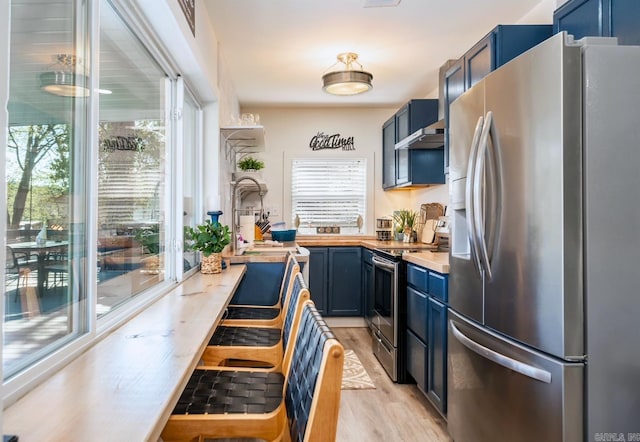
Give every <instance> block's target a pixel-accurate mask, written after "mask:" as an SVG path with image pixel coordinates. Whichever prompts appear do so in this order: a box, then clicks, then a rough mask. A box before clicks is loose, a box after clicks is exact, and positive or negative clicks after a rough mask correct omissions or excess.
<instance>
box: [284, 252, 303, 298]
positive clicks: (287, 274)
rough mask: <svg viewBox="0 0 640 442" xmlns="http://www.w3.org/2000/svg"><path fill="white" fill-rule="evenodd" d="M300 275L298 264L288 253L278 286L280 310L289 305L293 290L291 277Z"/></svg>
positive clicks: (291, 254)
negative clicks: (280, 282) (280, 283)
mask: <svg viewBox="0 0 640 442" xmlns="http://www.w3.org/2000/svg"><path fill="white" fill-rule="evenodd" d="M297 273H300V264H298V260H297V259H296V257H295V256H293V253H291V252H289V254H288V256H287V264H286V266H285V269H284V276H283V277H282V285H281V286H280V308H281V309H283V310H284V309H286V308H287V305H288V303H289V295H290V294H291V289H292V288H293V281H294V279H293V277H294V276H295V275H296V274H297Z"/></svg>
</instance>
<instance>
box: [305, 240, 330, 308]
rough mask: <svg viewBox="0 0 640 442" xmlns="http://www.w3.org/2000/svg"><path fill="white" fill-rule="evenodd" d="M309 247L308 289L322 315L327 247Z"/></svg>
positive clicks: (324, 302)
mask: <svg viewBox="0 0 640 442" xmlns="http://www.w3.org/2000/svg"><path fill="white" fill-rule="evenodd" d="M308 249H309V291H310V292H311V299H312V300H313V302H315V304H316V308H317V309H318V311H319V312H320V314H322V315H326V313H327V271H328V267H327V263H328V257H329V249H328V248H326V247H308Z"/></svg>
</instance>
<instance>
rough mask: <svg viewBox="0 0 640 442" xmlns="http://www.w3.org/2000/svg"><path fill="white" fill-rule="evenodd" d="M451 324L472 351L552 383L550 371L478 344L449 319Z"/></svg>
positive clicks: (453, 331) (524, 373) (462, 341)
mask: <svg viewBox="0 0 640 442" xmlns="http://www.w3.org/2000/svg"><path fill="white" fill-rule="evenodd" d="M449 325H450V326H451V332H452V333H453V336H454V337H455V338H456V339H457V340H458V341H460V343H461V344H462V345H464V346H465V347H467V348H468V349H469V350H471V351H472V352H474V353H476V354H478V355H480V356H482V357H483V358H485V359H488V360H490V361H492V362H495V363H496V364H499V365H502V366H503V367H505V368H508V369H509V370H512V371H515V372H517V373H520V374H521V375H524V376H527V377H529V378H532V379H535V380H538V381H541V382H545V383H547V384H550V383H551V373H549V372H548V371H546V370H542V369H540V368H538V367H534V366H532V365H529V364H525V363H524V362H520V361H518V360H516V359H513V358H510V357H509V356H505V355H503V354H501V353H498V352H496V351H493V350H491V349H490V348H487V347H485V346H484V345H481V344H478V343H477V342H476V341H474V340H472V339H471V338H469V337H467V336H466V335H465V334H464V333H462V332H461V331H460V330H458V327H456V325H455V323H454V322H453V321H452V320H450V321H449Z"/></svg>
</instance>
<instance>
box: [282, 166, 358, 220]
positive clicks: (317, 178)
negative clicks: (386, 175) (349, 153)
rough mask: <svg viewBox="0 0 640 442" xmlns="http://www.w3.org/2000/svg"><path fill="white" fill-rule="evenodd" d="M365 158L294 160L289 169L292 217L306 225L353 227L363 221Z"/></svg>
mask: <svg viewBox="0 0 640 442" xmlns="http://www.w3.org/2000/svg"><path fill="white" fill-rule="evenodd" d="M366 190H367V163H366V160H365V159H294V160H293V162H292V170H291V217H292V219H295V217H296V215H297V216H298V217H299V218H300V225H301V226H305V227H322V226H340V227H356V226H357V222H358V215H360V216H361V217H362V219H363V221H364V220H365V215H366V204H367V191H366Z"/></svg>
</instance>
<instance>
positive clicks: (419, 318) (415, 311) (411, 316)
mask: <svg viewBox="0 0 640 442" xmlns="http://www.w3.org/2000/svg"><path fill="white" fill-rule="evenodd" d="M427 325H428V324H427V295H426V294H424V293H421V292H419V291H417V290H415V289H413V288H411V287H407V327H409V329H411V330H412V331H413V332H414V333H415V334H416V335H417V336H418V337H419V338H420V339H422V340H423V341H425V342H426V341H427V336H428V334H427V333H428V332H427V330H428V328H427Z"/></svg>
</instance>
